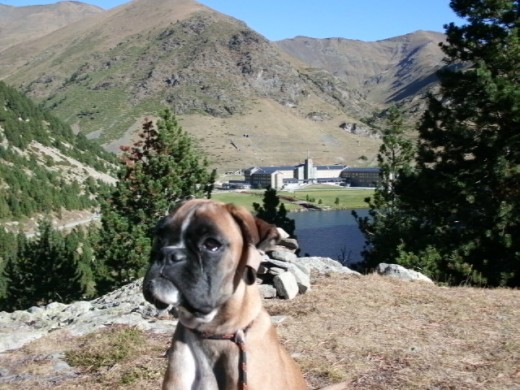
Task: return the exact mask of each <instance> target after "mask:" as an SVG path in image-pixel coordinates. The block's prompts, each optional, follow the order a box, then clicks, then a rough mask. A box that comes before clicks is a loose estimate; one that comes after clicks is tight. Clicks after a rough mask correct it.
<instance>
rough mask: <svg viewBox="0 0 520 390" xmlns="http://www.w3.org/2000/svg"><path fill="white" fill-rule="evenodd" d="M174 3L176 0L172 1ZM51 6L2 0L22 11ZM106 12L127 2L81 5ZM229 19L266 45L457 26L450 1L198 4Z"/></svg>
mask: <svg viewBox="0 0 520 390" xmlns="http://www.w3.org/2000/svg"><path fill="white" fill-rule="evenodd" d="M172 1H174V0H172ZM56 2H57V0H56V1H54V0H40V1H38V0H0V4H6V5H14V6H24V5H34V4H49V3H56ZM83 2H84V3H89V4H94V5H97V6H99V7H102V8H105V9H110V8H113V7H116V6H118V5H120V4H123V3H126V2H128V1H127V0H84V1H83ZM199 2H200V3H202V4H205V5H207V6H208V7H210V8H213V9H215V10H217V11H220V12H222V13H224V14H227V15H230V16H233V17H235V18H237V19H240V20H242V21H244V22H246V23H247V25H248V26H249V27H251V28H253V29H254V30H256V31H257V32H259V33H260V34H262V35H264V36H265V37H266V38H268V39H270V40H273V41H275V40H280V39H284V38H293V37H294V36H297V35H305V36H309V37H313V38H331V37H341V38H349V39H360V40H363V41H376V40H380V39H385V38H390V37H394V36H398V35H404V34H407V33H410V32H413V31H417V30H431V31H439V32H444V28H443V25H444V24H446V23H449V22H456V23H460V21H461V20H460V19H459V18H458V17H457V16H456V15H455V14H454V12H453V11H452V10H451V8H450V7H449V0H321V1H320V0H199Z"/></svg>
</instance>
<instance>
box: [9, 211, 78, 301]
mask: <svg viewBox="0 0 520 390" xmlns="http://www.w3.org/2000/svg"><path fill="white" fill-rule="evenodd" d="M65 242H66V240H65V239H64V237H63V235H62V234H61V233H59V232H57V231H56V230H55V229H53V228H52V225H51V223H50V222H49V221H45V220H44V221H40V223H39V225H38V233H37V236H36V238H35V239H33V240H27V239H26V238H25V235H24V234H23V233H20V234H19V235H18V240H17V255H16V257H14V256H13V257H11V258H10V259H9V261H8V263H7V265H6V268H5V270H4V275H5V280H6V293H5V299H4V300H3V302H2V309H4V310H17V309H26V308H28V307H30V306H34V305H45V304H48V303H50V302H63V303H68V302H72V301H73V300H76V299H79V298H82V296H83V290H84V289H83V287H82V283H81V280H82V278H83V275H82V273H81V270H80V268H79V266H78V262H77V261H76V260H75V259H74V258H73V257H72V256H71V255H70V253H69V252H67V250H66V247H65V245H64V243H65Z"/></svg>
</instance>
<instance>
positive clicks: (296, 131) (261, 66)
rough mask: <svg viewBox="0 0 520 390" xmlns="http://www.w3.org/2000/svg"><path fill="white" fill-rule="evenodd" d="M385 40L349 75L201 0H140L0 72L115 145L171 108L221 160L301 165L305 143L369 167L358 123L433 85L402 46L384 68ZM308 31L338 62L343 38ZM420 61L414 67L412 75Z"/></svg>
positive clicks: (26, 52)
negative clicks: (367, 65)
mask: <svg viewBox="0 0 520 390" xmlns="http://www.w3.org/2000/svg"><path fill="white" fill-rule="evenodd" d="M416 35H417V34H413V33H412V34H410V36H411V37H414V36H416ZM422 35H424V34H422ZM409 38H410V37H409ZM392 39H394V38H389V40H385V41H383V43H377V46H378V48H376V49H374V46H373V45H370V44H369V43H363V42H362V41H359V42H361V43H358V44H357V45H358V46H359V47H362V48H364V49H363V50H362V51H361V53H358V55H362V56H365V57H367V60H366V61H372V62H373V66H372V67H373V68H374V71H373V72H372V73H367V74H361V75H354V76H352V77H351V76H349V77H346V73H349V72H351V71H350V70H349V69H351V68H348V67H346V66H344V68H341V69H334V68H333V67H332V68H331V67H330V64H329V65H328V64H327V63H326V60H327V58H325V57H324V56H322V55H321V54H320V56H321V57H322V58H324V60H323V61H325V62H323V63H313V62H311V61H309V59H308V58H306V57H305V56H302V55H300V56H296V55H295V53H293V52H291V50H289V49H288V43H287V42H285V43H284V42H280V41H278V42H270V41H269V40H267V39H266V38H265V37H263V36H262V35H261V34H258V33H257V32H255V31H254V30H251V29H250V28H248V27H247V25H246V24H245V23H244V22H242V21H239V20H237V19H235V18H232V17H230V16H227V15H224V14H221V13H220V12H217V11H214V10H212V9H210V8H208V7H206V6H203V5H201V4H200V3H197V2H196V1H193V0H176V1H166V0H160V1H150V0H136V1H133V2H131V3H127V4H123V5H121V6H119V7H117V8H114V9H111V10H109V11H105V12H103V13H101V14H100V15H95V16H94V17H89V18H86V19H84V20H82V21H80V22H78V23H75V24H74V25H73V26H68V27H64V28H62V29H61V30H60V31H59V32H55V33H51V34H48V35H46V36H45V37H40V38H38V39H37V40H34V41H31V42H26V43H24V44H19V45H17V46H15V47H11V48H10V49H7V50H5V51H4V52H3V56H0V79H1V78H3V79H5V80H6V81H7V82H9V83H10V84H11V85H14V86H16V87H17V88H19V89H20V90H22V91H23V92H24V93H27V94H28V95H29V96H31V97H32V98H34V99H37V100H38V101H39V102H41V103H42V104H43V105H44V106H45V107H47V108H49V109H51V110H53V112H54V113H55V114H56V115H58V116H59V117H60V118H62V119H63V120H65V121H67V122H68V123H69V124H70V125H71V126H72V127H73V128H74V129H75V130H76V131H81V132H82V133H84V134H87V135H88V137H89V138H92V139H96V140H97V142H98V143H100V144H102V145H104V146H105V148H107V149H108V150H111V151H117V148H118V146H119V145H121V144H125V143H129V142H131V141H132V139H133V137H134V134H135V132H136V131H137V129H138V128H139V127H140V123H141V122H142V119H143V117H145V116H152V117H153V115H154V114H155V112H156V111H158V109H159V108H161V107H163V106H167V107H170V108H171V109H172V110H173V111H174V112H175V114H176V115H177V116H178V117H179V118H180V120H181V123H182V125H183V126H185V129H186V130H187V131H188V132H189V133H190V134H192V135H193V136H194V137H195V138H196V139H197V140H198V142H199V145H200V148H201V149H202V150H204V152H205V153H206V154H207V155H208V156H209V159H210V161H212V162H213V163H214V165H218V166H219V167H221V168H222V169H223V170H226V169H239V168H244V167H247V166H251V165H276V164H287V163H297V162H298V161H301V159H302V158H304V156H305V155H306V154H307V151H310V153H311V154H312V155H313V156H314V158H315V159H316V161H318V162H319V161H321V162H322V163H346V164H352V165H359V164H361V165H370V164H375V155H376V153H377V149H378V145H379V142H378V141H377V134H376V131H374V130H372V129H370V126H368V125H367V124H363V123H362V121H369V120H370V118H371V117H372V116H374V115H379V114H378V113H380V112H381V111H383V110H384V109H385V108H386V107H387V106H388V102H387V100H389V99H390V100H393V101H399V102H401V101H405V100H406V99H408V100H410V101H411V102H412V103H413V104H415V105H416V107H412V108H411V109H410V111H413V110H415V112H417V113H420V111H421V97H420V94H419V95H418V94H417V93H416V92H418V91H419V92H421V93H422V92H423V91H426V90H428V88H430V87H431V85H432V84H431V83H430V79H428V77H430V78H431V77H432V73H433V72H434V70H436V69H437V66H438V64H436V63H433V62H434V61H433V62H432V63H428V62H425V61H424V60H422V59H421V61H417V60H416V58H418V57H417V55H416V54H414V53H413V52H412V51H409V52H407V53H408V55H409V58H408V62H409V64H408V67H406V66H405V65H406V57H403V58H400V61H401V62H403V61H404V62H403V63H402V66H400V67H394V68H392V69H389V70H388V69H387V73H390V74H391V77H384V74H383V73H382V72H383V70H385V69H384V66H385V64H384V63H383V64H381V63H379V62H378V61H380V58H383V59H385V58H386V57H385V55H386V54H381V53H379V52H378V50H382V49H381V47H383V49H385V48H386V50H396V49H395V48H396V47H399V46H404V45H405V43H402V42H399V39H398V38H395V39H397V40H398V42H397V43H396V42H394V41H392ZM308 40H310V41H312V45H313V48H311V49H312V50H313V51H311V53H316V47H318V46H320V45H321V46H328V47H329V51H330V50H332V49H333V50H332V51H331V53H332V54H334V55H335V56H336V59H338V60H341V61H339V62H345V56H344V55H343V54H342V52H341V50H339V49H337V48H335V47H334V45H335V46H337V47H339V46H338V44H334V45H333V44H332V43H334V42H336V41H338V42H339V41H341V42H343V41H348V40H346V39H343V38H330V39H328V40H317V39H308ZM401 40H402V39H401ZM318 42H319V44H318ZM352 42H354V41H352ZM367 47H368V48H370V49H367ZM419 51H421V50H419ZM372 52H374V53H372ZM439 52H440V50H439ZM349 56H350V58H351V60H352V61H354V60H355V59H356V58H355V57H354V56H353V55H349ZM370 56H372V57H370ZM316 57H318V56H317V55H316ZM371 58H372V59H371ZM421 58H422V57H421ZM435 58H437V57H435V56H433V59H434V60H435ZM352 61H351V62H352ZM385 61H386V62H387V63H388V59H385ZM416 62H418V65H419V68H417V66H415V65H416V64H415V63H416ZM414 66H415V67H414ZM387 67H388V65H387ZM416 69H419V70H420V71H421V73H420V74H419V75H417V77H411V78H410V75H409V73H410V71H412V72H415V71H416ZM428 70H430V71H431V72H430V73H428ZM399 71H401V73H400V74H399ZM378 77H379V79H378ZM407 77H408V78H410V80H409V82H405V83H404V84H402V85H399V83H400V82H403V80H405V79H406V78H407ZM425 80H426V81H425ZM432 81H434V78H432ZM378 82H379V84H381V85H380V86H379V87H377V84H378ZM423 84H424V85H423ZM374 85H376V86H374ZM385 88H386V89H385ZM392 95H394V96H395V97H392ZM417 96H419V99H417ZM405 108H406V109H408V108H407V107H405ZM259 113H260V114H259ZM266 113H268V115H267V116H266ZM417 115H418V114H417ZM266 118H268V119H269V120H268V121H266ZM367 118H368V120H367ZM343 123H355V124H356V125H357V126H358V128H359V127H363V126H364V127H365V128H366V131H364V132H362V133H363V134H365V135H368V136H369V137H363V136H359V135H353V134H351V133H349V132H346V131H345V130H344V129H345V127H344V126H343V127H341V125H342V124H343ZM347 128H349V127H347ZM295 140H298V141H300V142H294V141H295ZM253 141H254V143H253ZM236 145H240V146H239V147H236Z"/></svg>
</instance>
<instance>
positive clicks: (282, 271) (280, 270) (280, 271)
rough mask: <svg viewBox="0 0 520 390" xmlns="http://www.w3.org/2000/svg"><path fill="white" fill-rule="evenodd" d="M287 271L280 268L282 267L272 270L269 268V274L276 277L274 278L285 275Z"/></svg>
mask: <svg viewBox="0 0 520 390" xmlns="http://www.w3.org/2000/svg"><path fill="white" fill-rule="evenodd" d="M286 271H287V270H286V269H284V268H280V267H271V268H269V274H271V275H274V276H276V275H280V274H283V273H284V272H286Z"/></svg>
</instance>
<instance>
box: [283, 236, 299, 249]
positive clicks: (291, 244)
mask: <svg viewBox="0 0 520 390" xmlns="http://www.w3.org/2000/svg"><path fill="white" fill-rule="evenodd" d="M278 245H279V246H281V247H284V248H286V249H288V250H290V251H291V252H295V251H297V250H298V248H299V247H300V246H299V245H298V241H296V240H295V239H294V238H284V239H283V240H280V241H279V242H278Z"/></svg>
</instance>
